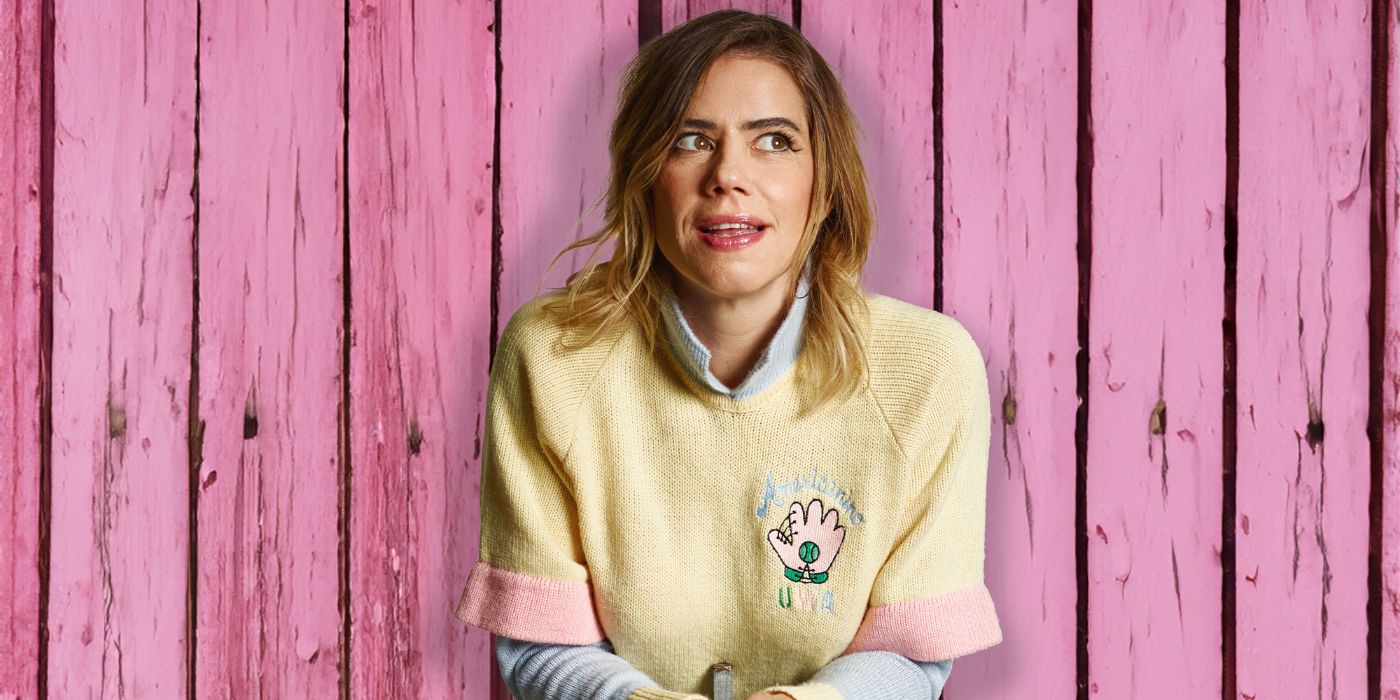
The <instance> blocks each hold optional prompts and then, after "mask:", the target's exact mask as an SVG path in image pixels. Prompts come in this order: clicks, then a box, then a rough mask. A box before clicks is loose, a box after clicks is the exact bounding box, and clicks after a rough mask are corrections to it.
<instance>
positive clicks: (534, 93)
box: [472, 0, 639, 698]
mask: <svg viewBox="0 0 1400 700" xmlns="http://www.w3.org/2000/svg"><path fill="white" fill-rule="evenodd" d="M500 16H501V32H502V33H501V37H500V60H501V72H500V90H501V93H500V105H499V107H500V109H499V114H500V124H499V134H498V139H499V142H498V144H497V146H498V148H499V155H500V160H499V162H500V173H499V175H500V183H499V188H498V200H497V204H498V215H499V221H500V230H499V232H498V235H499V237H500V238H499V241H498V245H499V250H500V259H499V265H500V276H499V278H498V279H497V280H496V284H497V287H496V295H495V296H496V306H497V310H496V314H495V318H494V322H495V328H493V329H492V331H493V337H495V336H498V335H499V333H500V330H501V329H502V328H504V327H505V324H506V322H507V321H508V320H510V317H511V315H512V314H514V313H515V311H516V310H517V309H519V308H520V306H521V304H523V303H525V302H526V301H528V300H529V299H531V298H532V297H534V296H535V295H536V294H538V293H539V292H541V291H543V290H544V289H547V288H553V287H561V286H563V284H564V282H565V280H566V279H567V278H568V276H569V275H570V274H571V273H573V272H574V271H576V270H578V269H579V268H580V267H582V266H583V265H584V264H585V263H586V261H587V260H588V256H589V254H590V253H592V251H591V249H584V250H575V251H572V252H571V253H569V254H568V255H566V256H564V257H562V258H560V259H559V261H558V262H557V263H555V265H554V268H553V269H552V270H549V271H548V274H547V275H546V268H547V267H548V266H549V264H550V261H551V260H553V259H554V256H555V255H556V254H557V253H558V252H559V251H560V250H561V249H562V248H563V247H564V246H565V245H568V244H569V243H570V242H572V241H574V240H577V239H578V238H580V237H582V236H587V235H590V234H592V233H593V232H595V231H597V230H598V229H599V228H600V227H601V226H602V224H603V202H602V201H601V198H602V197H603V196H604V190H605V188H606V187H607V184H608V168H609V166H610V162H609V157H608V130H609V127H610V126H611V125H612V119H613V117H614V116H615V115H616V113H617V90H618V86H619V84H620V80H621V72H622V69H623V67H624V66H625V65H626V63H627V61H628V60H630V59H631V58H632V57H633V56H634V55H635V54H636V52H637V47H638V32H639V30H638V27H637V23H638V3H636V2H631V1H630V0H600V1H599V2H598V3H596V4H594V5H587V4H583V3H559V4H555V5H551V6H550V7H549V9H548V10H547V11H541V6H540V5H538V4H536V3H523V4H522V3H501V7H500ZM541 46H549V47H550V50H549V51H541V50H540V47H541ZM610 255H611V250H610V249H608V248H605V249H603V250H600V251H598V257H597V259H598V260H607V259H608V258H609V257H610ZM472 483H473V484H474V485H476V484H478V483H479V479H477V480H473V482H472ZM473 522H474V523H475V522H476V521H473ZM473 544H477V543H476V542H474V543H473ZM477 551H478V550H477V549H475V548H473V550H472V552H473V555H472V556H473V557H475V556H476V554H475V553H476V552H477ZM488 643H492V642H488ZM491 667H492V670H493V671H494V670H495V661H494V656H493V657H492V661H491ZM494 675H495V676H496V677H497V684H496V685H495V687H494V688H493V693H494V695H493V697H496V698H508V697H510V695H509V693H508V692H507V691H506V688H505V685H504V684H503V683H501V682H499V673H498V672H496V673H495V674H494Z"/></svg>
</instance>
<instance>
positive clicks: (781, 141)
mask: <svg viewBox="0 0 1400 700" xmlns="http://www.w3.org/2000/svg"><path fill="white" fill-rule="evenodd" d="M767 139H773V140H774V141H775V142H776V143H777V144H778V146H780V147H774V148H771V149H767V148H765V149H764V150H773V151H786V150H787V149H788V146H789V145H791V144H789V143H788V139H787V137H786V136H783V135H782V134H764V135H763V136H761V137H760V138H759V142H760V143H762V142H763V141H765V140H767Z"/></svg>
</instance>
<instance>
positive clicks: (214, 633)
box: [195, 3, 345, 698]
mask: <svg viewBox="0 0 1400 700" xmlns="http://www.w3.org/2000/svg"><path fill="white" fill-rule="evenodd" d="M294 9H296V10H297V11H295V12H294V11H293V10H294ZM344 35H345V13H344V8H343V6H340V5H338V4H327V5H308V6H304V7H300V8H294V7H293V6H292V5H288V4H281V3H273V4H270V5H266V6H264V5H261V4H241V5H233V4H219V3H215V4H212V5H206V6H204V9H203V11H202V13H201V21H200V42H199V46H200V51H201V52H202V55H201V57H200V59H201V60H200V77H199V81H200V103H201V107H200V114H201V119H200V126H199V133H200V149H199V150H200V158H199V198H200V218H199V261H198V262H199V280H198V285H199V288H198V290H197V292H198V295H199V337H200V343H199V348H198V353H199V365H198V372H199V381H198V387H199V392H198V397H197V398H198V402H199V420H200V422H201V424H202V425H203V431H202V443H201V444H202V459H201V460H200V462H199V464H198V465H197V466H198V468H199V478H198V498H197V502H198V527H197V529H196V532H197V533H198V558H197V565H198V566H197V568H198V582H197V587H196V591H197V595H198V601H197V605H196V616H197V635H196V639H197V643H198V649H197V653H196V655H195V659H196V665H197V668H196V669H195V671H196V672H195V685H196V691H195V696H196V697H201V698H215V697H227V698H245V697H278V696H286V697H315V698H331V697H334V696H335V695H336V693H337V692H338V689H339V686H340V672H339V666H340V664H341V661H342V658H341V657H342V654H343V650H342V649H341V618H340V611H339V609H338V602H337V596H336V594H335V591H336V589H337V584H336V582H337V580H338V566H337V559H336V556H337V548H338V546H339V537H338V534H337V531H336V514H337V507H338V504H339V502H340V497H339V493H340V487H339V484H340V478H339V476H340V466H341V460H340V455H339V446H338V439H337V436H338V434H339V432H338V430H337V420H338V404H339V402H340V388H341V379H342V373H341V337H342V336H341V333H342V324H343V320H344V319H343V317H344V310H343V298H344V288H343V284H342V279H341V263H342V260H343V252H342V248H343V244H344V236H343V232H342V224H343V223H344V221H343V216H342V200H343V194H344V192H343V190H342V187H343V185H342V181H343V178H342V174H341V170H342V155H343V153H342V140H343V138H344V120H343V115H344V110H343V109H342V106H341V95H342V94H343V92H342V91H343V86H344V84H345V83H344V78H345V75H344V65H345V61H344V56H343V55H342V45H343V42H344Z"/></svg>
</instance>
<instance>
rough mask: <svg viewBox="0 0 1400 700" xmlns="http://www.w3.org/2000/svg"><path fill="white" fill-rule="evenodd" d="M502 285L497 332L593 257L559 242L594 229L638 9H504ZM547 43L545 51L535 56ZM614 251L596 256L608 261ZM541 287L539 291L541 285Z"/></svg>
mask: <svg viewBox="0 0 1400 700" xmlns="http://www.w3.org/2000/svg"><path fill="white" fill-rule="evenodd" d="M501 25H502V32H503V33H502V35H501V185H500V205H501V278H500V301H499V303H500V309H499V313H498V314H497V325H498V330H499V327H504V326H505V323H506V321H507V320H509V319H510V316H511V314H513V313H515V310H516V309H518V308H520V305H521V304H522V303H524V302H525V301H526V300H528V299H530V298H532V297H534V296H535V295H536V294H538V293H539V292H540V291H541V290H542V289H543V288H551V287H560V286H563V284H564V281H565V280H566V279H567V278H568V276H569V274H570V273H572V272H574V271H575V270H577V269H579V268H580V267H582V266H583V263H584V262H585V261H586V260H587V259H588V255H589V253H590V252H591V251H590V250H589V249H585V250H581V251H580V250H575V251H572V252H571V253H570V254H569V255H567V256H565V257H563V258H560V260H559V262H558V263H556V264H555V265H554V269H553V270H550V271H549V274H548V276H546V275H545V268H546V266H548V265H549V262H550V260H552V259H553V258H554V256H555V254H557V253H558V252H559V251H560V250H561V249H562V248H563V247H564V246H565V245H567V244H568V243H570V242H572V241H574V240H576V239H578V238H580V237H582V236H586V235H590V234H592V233H593V232H594V231H596V230H598V228H599V227H600V226H602V223H603V205H602V204H601V203H600V204H599V205H598V206H597V208H596V209H595V210H593V211H592V212H590V211H589V209H590V207H592V206H593V203H594V201H595V200H596V199H598V198H599V197H601V196H602V195H603V191H604V188H605V187H607V178H608V128H609V127H610V126H611V124H612V118H613V116H614V115H615V114H616V112H617V107H616V102H617V89H618V84H619V82H620V79H621V73H622V69H623V67H624V65H625V64H626V62H627V60H628V59H630V58H632V56H633V55H634V54H636V52H637V3H636V2H630V1H625V0H600V2H598V3H593V4H584V3H559V4H556V5H551V6H550V8H549V11H547V12H542V11H540V7H538V6H532V5H530V4H521V3H504V4H503V5H502V7H501ZM541 46H548V47H549V50H548V51H541V50H540V47H541ZM611 254H612V249H611V246H607V247H605V248H604V249H603V250H601V251H600V252H599V255H598V258H597V259H598V260H607V259H608V258H609V257H610V256H611ZM541 285H543V287H542V286H541Z"/></svg>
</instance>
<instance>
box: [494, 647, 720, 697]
mask: <svg viewBox="0 0 1400 700" xmlns="http://www.w3.org/2000/svg"><path fill="white" fill-rule="evenodd" d="M496 664H497V665H498V666H500V669H501V678H502V680H504V681H505V684H506V689H507V690H509V691H510V694H511V695H512V696H514V697H515V698H517V700H704V696H700V695H690V694H685V693H675V692H670V691H666V690H663V689H662V688H661V687H660V686H658V685H657V684H656V682H655V681H653V680H652V679H651V678H650V677H648V676H647V675H646V674H645V673H642V672H641V671H638V670H637V669H636V668H634V667H633V666H632V664H630V663H628V662H627V660H626V659H623V658H622V657H620V656H618V655H616V654H614V653H613V648H612V643H611V642H609V641H608V640H607V639H603V640H601V641H598V642H594V643H592V644H579V645H574V644H547V643H540V642H525V641H521V640H518V639H511V638H509V637H503V636H500V635H497V636H496Z"/></svg>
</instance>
